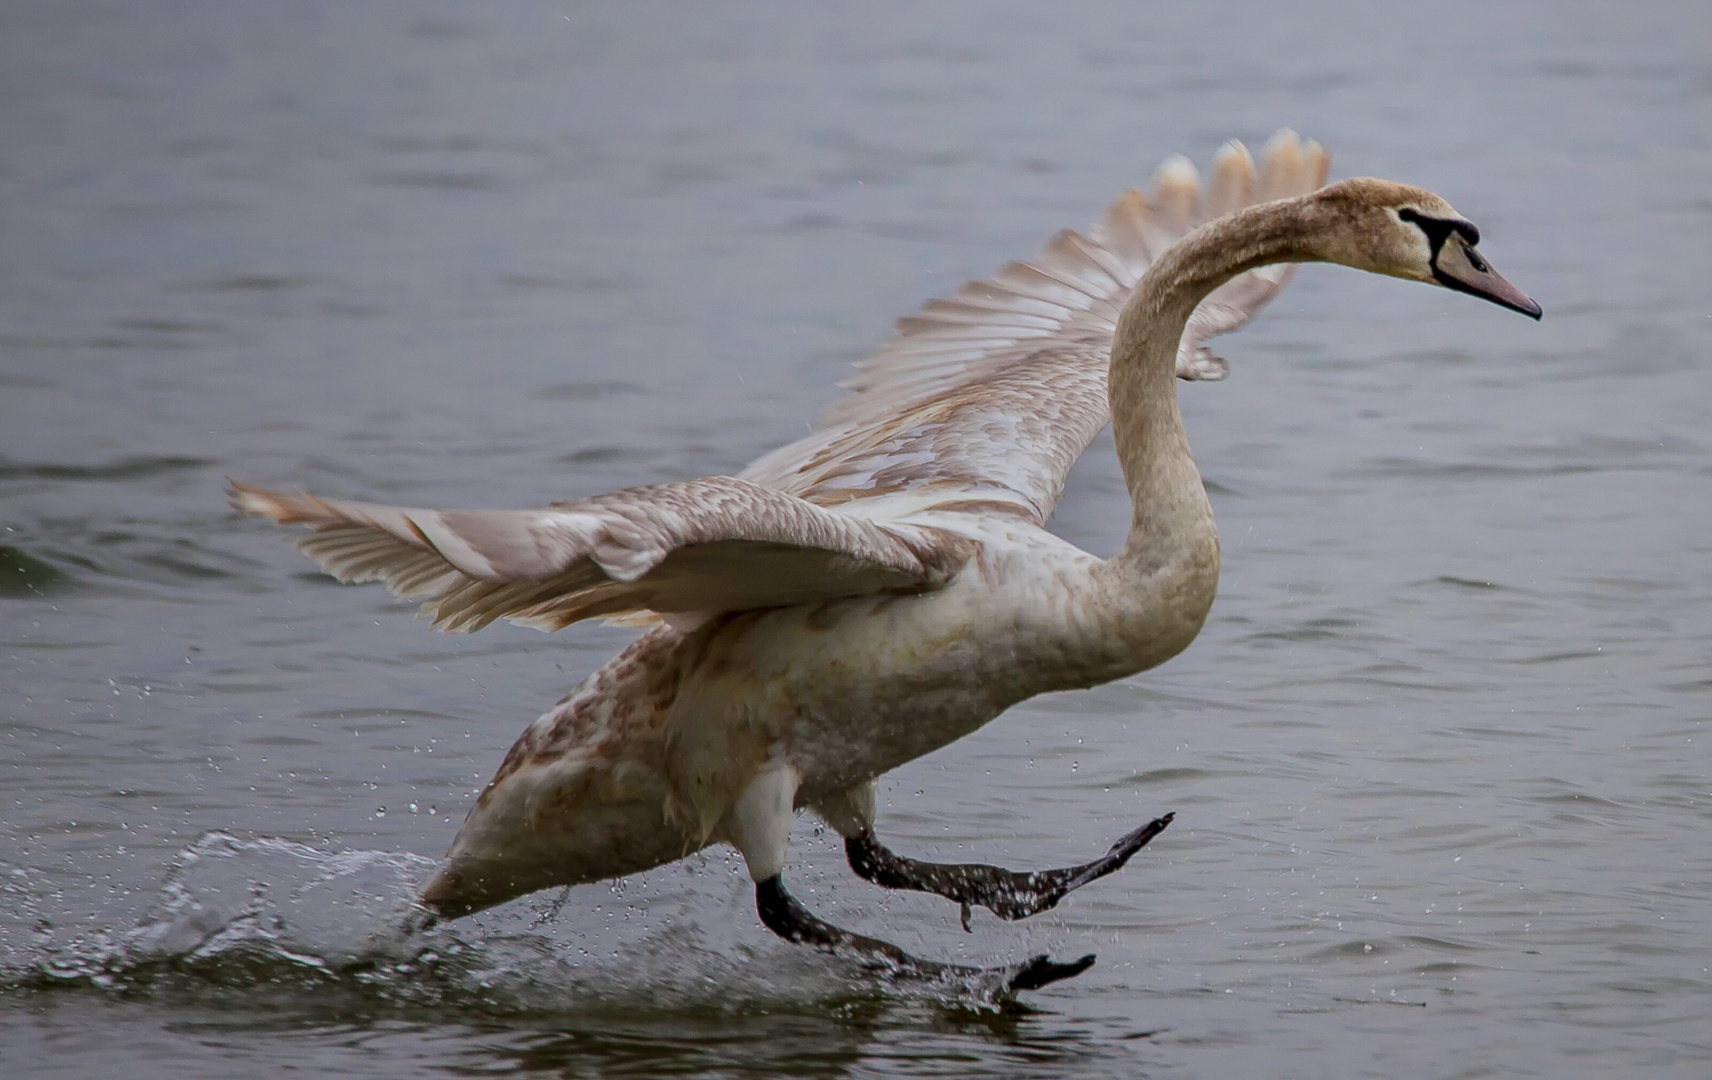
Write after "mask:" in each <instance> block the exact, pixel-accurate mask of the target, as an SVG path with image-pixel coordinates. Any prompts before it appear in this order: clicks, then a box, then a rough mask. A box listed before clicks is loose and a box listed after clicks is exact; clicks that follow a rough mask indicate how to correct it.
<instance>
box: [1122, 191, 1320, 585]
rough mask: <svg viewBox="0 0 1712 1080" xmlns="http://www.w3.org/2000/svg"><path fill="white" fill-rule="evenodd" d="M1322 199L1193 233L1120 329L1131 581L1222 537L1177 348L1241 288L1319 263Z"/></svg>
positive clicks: (1167, 257)
mask: <svg viewBox="0 0 1712 1080" xmlns="http://www.w3.org/2000/svg"><path fill="white" fill-rule="evenodd" d="M1314 217H1315V215H1314V213H1313V202H1312V196H1308V197H1306V198H1302V199H1289V200H1283V201H1279V202H1271V203H1263V204H1261V205H1259V206H1254V207H1250V208H1248V209H1246V210H1244V211H1242V212H1240V213H1237V214H1232V215H1230V216H1228V217H1224V218H1220V219H1219V220H1217V221H1214V222H1211V223H1209V224H1207V225H1204V226H1202V227H1201V228H1199V229H1197V230H1195V231H1194V232H1192V233H1190V234H1189V235H1188V236H1186V237H1184V238H1183V239H1182V240H1181V241H1180V242H1178V243H1177V244H1176V245H1174V246H1173V247H1172V248H1171V249H1170V250H1169V251H1167V252H1166V253H1165V254H1164V255H1163V256H1161V257H1160V259H1159V261H1158V262H1156V263H1154V264H1153V266H1152V267H1151V268H1149V269H1148V271H1147V273H1146V274H1145V275H1144V276H1143V277H1142V279H1141V282H1140V283H1139V284H1138V285H1137V286H1136V289H1135V292H1134V293H1133V294H1132V295H1131V296H1130V299H1129V302H1128V303H1126V304H1125V305H1124V309H1123V313H1122V315H1121V316H1120V317H1119V319H1118V326H1117V334H1116V337H1115V338H1114V340H1113V342H1112V366H1111V375H1110V383H1109V394H1110V398H1111V409H1112V436H1113V439H1114V441H1115V442H1116V444H1117V452H1118V460H1119V462H1120V463H1121V464H1122V466H1123V475H1124V481H1125V483H1126V484H1127V486H1128V487H1129V495H1130V503H1131V506H1132V516H1131V519H1130V529H1129V536H1128V538H1127V539H1126V540H1125V542H1124V546H1123V550H1122V551H1121V552H1120V553H1119V554H1118V556H1117V557H1116V558H1115V559H1113V560H1112V564H1113V568H1114V569H1118V570H1120V571H1121V572H1123V573H1125V575H1126V576H1132V575H1147V574H1150V573H1151V572H1153V571H1154V570H1157V569H1159V568H1160V567H1162V566H1164V565H1166V564H1167V563H1170V562H1173V561H1176V560H1178V559H1180V558H1181V557H1182V555H1183V554H1184V553H1185V549H1186V548H1187V547H1192V546H1194V545H1197V544H1208V543H1210V544H1211V546H1212V554H1213V559H1214V562H1213V572H1214V574H1215V576H1216V573H1217V561H1216V560H1217V543H1218V537H1217V532H1216V531H1215V530H1214V528H1213V515H1212V507H1211V505H1210V504H1209V503H1208V502H1207V494H1206V490H1205V488H1204V487H1203V486H1202V484H1201V476H1200V473H1199V471H1197V470H1196V468H1195V461H1194V458H1192V457H1191V456H1190V454H1189V442H1188V439H1187V438H1185V436H1184V433H1183V418H1182V415H1181V414H1180V413H1179V412H1178V409H1177V385H1176V384H1177V377H1176V376H1177V368H1176V361H1177V343H1178V341H1179V340H1180V339H1181V338H1182V336H1183V330H1184V327H1185V326H1186V325H1187V324H1188V321H1189V316H1190V315H1191V314H1193V312H1194V310H1195V306H1196V305H1197V304H1199V303H1200V302H1201V301H1202V300H1204V299H1205V298H1206V297H1207V294H1208V293H1211V292H1212V291H1213V290H1214V289H1216V288H1218V287H1219V286H1220V285H1223V284H1224V283H1225V282H1227V281H1229V280H1230V279H1231V278H1233V277H1235V276H1237V275H1238V274H1241V273H1243V272H1244V271H1247V270H1252V269H1254V268H1255V267H1257V266H1264V265H1267V264H1269V263H1277V262H1301V261H1306V260H1309V259H1314V258H1316V257H1317V256H1316V254H1315V253H1314V252H1313V250H1312V246H1311V241H1312V238H1313V233H1314V231H1315V230H1314V226H1315V222H1314V220H1313V218H1314Z"/></svg>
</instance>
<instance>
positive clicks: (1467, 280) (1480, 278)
mask: <svg viewBox="0 0 1712 1080" xmlns="http://www.w3.org/2000/svg"><path fill="white" fill-rule="evenodd" d="M1433 277H1434V278H1435V279H1437V281H1438V283H1439V284H1440V285H1443V286H1444V287H1445V288H1447V289H1455V290H1456V291H1457V292H1465V293H1469V294H1471V295H1474V296H1478V297H1480V298H1481V299H1484V300H1490V301H1492V302H1493V303H1494V304H1497V305H1498V306H1499V307H1507V308H1509V309H1510V310H1511V311H1520V312H1521V313H1522V314H1523V315H1526V316H1528V317H1529V318H1531V319H1538V318H1539V317H1540V315H1541V314H1542V312H1541V311H1540V305H1538V304H1536V303H1534V302H1533V300H1532V299H1530V298H1529V297H1528V294H1527V293H1525V292H1523V291H1522V290H1521V289H1518V288H1516V286H1514V285H1512V284H1510V283H1509V282H1508V281H1505V280H1504V279H1503V278H1501V277H1499V276H1498V271H1496V270H1494V269H1492V266H1491V265H1490V264H1489V263H1488V262H1487V261H1486V260H1485V258H1483V257H1482V256H1481V254H1480V253H1479V252H1478V251H1475V250H1474V245H1473V244H1470V243H1468V241H1467V240H1466V239H1464V238H1463V237H1461V236H1452V237H1450V238H1448V239H1447V240H1446V241H1445V243H1444V244H1443V245H1441V246H1440V248H1439V250H1438V251H1437V253H1436V254H1435V256H1434V258H1433Z"/></svg>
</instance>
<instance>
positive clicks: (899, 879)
mask: <svg viewBox="0 0 1712 1080" xmlns="http://www.w3.org/2000/svg"><path fill="white" fill-rule="evenodd" d="M1175 816H1176V815H1174V814H1166V815H1165V816H1164V817H1160V818H1155V819H1153V820H1152V821H1150V822H1148V823H1147V824H1146V825H1143V826H1142V827H1141V828H1139V829H1136V830H1135V831H1134V832H1132V833H1130V834H1129V835H1127V836H1125V837H1124V838H1123V839H1121V840H1119V841H1118V842H1117V843H1115V844H1113V845H1112V847H1111V850H1110V851H1107V852H1106V853H1105V854H1104V855H1102V856H1100V857H1099V858H1098V859H1095V860H1094V861H1093V862H1089V863H1083V864H1082V865H1081V866H1067V867H1065V868H1064V869H1062V870H1036V871H1033V872H1026V873H1019V872H1017V871H1015V870H1006V869H1004V868H1003V867H998V866H985V865H982V864H980V863H930V862H920V861H918V860H916V859H909V858H905V857H904V856H902V855H898V854H896V853H895V852H893V851H892V850H890V849H889V848H887V847H886V846H885V845H884V844H882V843H880V841H879V840H877V839H875V837H874V830H873V828H872V827H869V828H866V829H863V830H861V831H860V832H858V833H856V834H855V835H850V834H848V833H847V834H845V837H844V854H845V856H846V857H847V858H849V860H850V868H851V869H852V870H854V871H856V873H858V874H860V875H861V876H863V877H865V878H867V879H868V880H869V881H872V882H873V883H874V884H876V885H882V886H884V887H886V888H888V889H914V890H916V891H917V892H929V893H935V894H937V895H939V896H943V897H945V898H946V899H947V900H954V901H956V902H957V903H959V904H961V905H962V906H963V929H965V930H968V929H969V907H970V905H971V904H980V905H981V906H982V907H985V908H987V909H989V910H990V911H992V913H993V914H995V915H997V916H998V917H999V918H1001V919H1026V918H1028V917H1029V916H1030V915H1034V914H1037V913H1039V912H1042V911H1045V910H1047V909H1048V908H1051V907H1054V906H1056V905H1057V903H1058V901H1060V900H1062V899H1064V897H1065V896H1066V895H1067V894H1068V893H1070V892H1071V891H1072V890H1075V889H1079V888H1081V887H1082V886H1084V885H1086V884H1088V882H1090V881H1094V880H1097V879H1099V878H1103V877H1105V876H1106V875H1107V874H1110V873H1112V872H1113V871H1115V870H1119V869H1121V868H1122V867H1123V865H1124V864H1125V863H1127V862H1129V860H1130V856H1132V855H1134V854H1135V853H1136V852H1138V851H1140V850H1141V849H1142V848H1143V847H1145V846H1146V845H1147V842H1148V841H1149V840H1152V839H1153V838H1154V837H1155V836H1158V835H1159V834H1160V833H1161V832H1164V831H1165V827H1166V826H1167V825H1169V824H1171V819H1172V818H1173V817H1175Z"/></svg>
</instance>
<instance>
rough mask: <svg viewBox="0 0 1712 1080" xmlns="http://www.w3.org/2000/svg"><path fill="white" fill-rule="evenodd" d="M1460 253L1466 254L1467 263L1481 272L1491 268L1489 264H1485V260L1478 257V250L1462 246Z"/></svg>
mask: <svg viewBox="0 0 1712 1080" xmlns="http://www.w3.org/2000/svg"><path fill="white" fill-rule="evenodd" d="M1462 253H1463V254H1464V255H1466V256H1468V265H1470V266H1472V267H1474V268H1475V269H1476V270H1478V271H1480V272H1481V273H1482V274H1484V273H1486V272H1487V271H1488V270H1490V269H1492V268H1491V267H1490V266H1487V265H1486V260H1485V259H1482V258H1481V257H1480V252H1478V251H1475V250H1474V249H1473V248H1463V249H1462Z"/></svg>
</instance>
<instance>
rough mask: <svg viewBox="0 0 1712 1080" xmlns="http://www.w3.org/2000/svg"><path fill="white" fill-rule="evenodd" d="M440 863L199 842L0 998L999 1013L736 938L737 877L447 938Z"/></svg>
mask: <svg viewBox="0 0 1712 1080" xmlns="http://www.w3.org/2000/svg"><path fill="white" fill-rule="evenodd" d="M436 865H437V864H436V863H435V861H434V860H431V859H426V858H423V857H421V856H419V855H414V854H409V853H404V852H391V851H329V850H326V849H323V848H318V847H313V846H310V845H308V844H302V843H297V842H295V841H290V840H282V839H276V838H259V839H242V838H239V837H236V836H233V835H231V834H228V833H224V832H211V833H207V834H205V835H203V836H202V837H201V838H199V839H198V840H197V841H196V842H195V843H193V844H191V845H190V846H189V847H187V848H185V849H184V850H183V851H181V852H180V853H179V854H178V856H177V858H176V860H175V863H174V865H173V867H172V869H171V870H170V872H169V873H168V874H167V876H166V878H165V880H164V882H163V883H162V885H161V887H160V891H159V895H158V896H157V897H156V898H155V899H154V901H153V902H152V903H151V904H150V905H149V907H148V908H147V910H146V911H145V913H144V914H143V915H142V917H141V918H140V919H138V921H137V922H136V924H135V925H134V926H132V927H130V928H128V929H123V930H101V929H97V930H91V931H87V932H85V933H82V934H80V935H78V936H76V937H73V938H70V939H68V940H62V941H55V940H52V939H51V937H49V936H48V935H45V934H44V935H43V936H42V939H41V943H40V945H39V947H38V948H37V949H35V950H33V951H31V952H30V953H28V954H27V955H26V956H25V957H24V958H23V963H21V964H11V963H6V962H4V961H0V991H3V990H10V991H12V992H20V991H22V992H43V991H53V990H85V991H88V990H94V991H101V992H107V993H113V994H117V995H121V996H125V997H137V996H155V997H168V998H175V999H183V998H189V999H194V1000H199V1001H202V1002H204V1003H217V1004H220V1005H223V1006H229V1007H244V1006H245V1005H246V1003H247V1005H249V1006H252V1007H258V1008H261V1007H265V1008H268V1009H274V1010H278V1009H284V1010H287V1011H288V1012H295V1013H297V1014H300V1015H306V1016H320V1017H325V1016H328V1015H339V1016H351V1015H358V1014H360V1015H367V1016H375V1015H379V1014H387V1013H390V1014H398V1013H412V1012H420V1011H424V1010H427V1011H430V1012H437V1011H440V1010H443V1009H446V1008H455V1009H457V1010H458V1011H459V1012H460V1013H480V1014H487V1015H496V1014H497V1015H515V1014H526V1013H540V1012H554V1013H561V1014H562V1013H568V1012H573V1011H574V1012H582V1013H588V1012H610V1011H613V1010H619V1011H622V1010H627V1009H634V1008H636V1007H639V1006H641V1007H646V1008H648V1009H651V1010H660V1009H666V1010H674V1011H691V1012H697V1013H707V1012H714V1013H728V1012H733V1011H744V1010H753V1009H755V1008H764V1009H770V1010H785V1011H800V1010H803V1009H811V1010H823V1009H825V1008H827V1007H832V1008H834V1009H837V1008H843V1007H850V1006H852V1005H854V1004H855V1003H861V1002H867V1003H869V1004H879V1003H880V1002H883V1001H888V1000H889V1001H894V1002H896V1001H909V1002H913V1003H915V1004H931V1005H940V1006H949V1007H953V1008H956V1009H961V1010H966V1009H975V1010H977V1011H979V1010H985V1009H991V1008H994V1007H997V1005H998V1003H999V995H998V994H997V992H996V990H997V987H996V981H995V980H994V979H980V978H972V979H969V980H967V984H966V985H965V984H961V983H947V982H933V981H923V980H920V979H911V978H909V977H907V976H906V975H904V974H903V973H900V972H896V971H881V970H874V969H872V968H867V967H863V966H860V965H858V964H855V963H845V962H842V961H838V960H834V959H830V958H828V957H826V956H824V955H822V954H819V953H815V952H812V951H809V950H806V949H799V948H794V947H791V946H785V945H781V944H778V943H775V942H772V941H771V940H770V939H763V940H762V942H761V943H760V944H758V945H757V944H756V943H754V942H751V941H745V940H743V938H744V937H745V935H744V933H742V932H740V927H743V926H746V924H744V923H743V922H742V921H741V920H742V918H743V916H745V915H747V910H746V909H747V902H746V901H747V893H748V890H747V888H746V887H744V888H740V889H738V890H737V893H740V894H742V895H741V896H738V895H737V894H736V893H733V894H732V895H731V900H732V901H733V903H730V904H725V905H721V904H719V903H718V902H717V900H715V901H714V902H713V903H711V904H710V903H709V901H710V897H709V893H710V892H716V893H717V892H722V891H728V890H727V889H726V884H727V882H726V879H728V878H730V877H731V874H730V872H729V871H730V868H729V867H726V866H724V865H722V864H721V863H720V861H719V860H717V859H714V860H710V861H708V862H706V863H702V864H697V863H694V862H690V863H685V864H680V866H678V867H676V868H673V869H671V870H668V871H667V872H665V873H663V874H657V875H655V876H651V877H649V878H647V879H645V880H642V881H636V880H625V881H619V882H615V883H613V884H611V885H610V886H608V887H607V888H606V889H604V890H602V889H601V887H599V886H583V887H582V888H580V889H576V890H568V891H563V892H556V893H545V894H540V895H538V896H537V897H535V898H533V899H532V900H531V901H530V902H526V903H514V904H511V905H507V906H506V907H504V908H500V909H497V910H496V911H494V912H489V913H484V914H483V915H480V916H477V917H474V918H470V919H463V920H458V921H457V922H454V923H436V922H435V921H434V920H433V919H432V918H430V917H429V916H428V913H427V912H425V911H424V910H423V909H422V908H420V907H419V906H417V905H416V904H415V903H414V897H415V895H416V892H417V889H418V887H419V886H420V884H421V882H422V881H424V880H426V878H427V877H428V875H429V874H430V873H431V872H432V871H433V869H434V867H435V866H436ZM742 884H743V885H744V886H746V884H747V880H746V879H744V881H743V882H742ZM739 900H741V901H743V903H742V910H734V909H736V908H737V903H736V902H737V901H739ZM697 912H703V913H706V914H708V915H709V916H711V917H709V918H706V919H703V918H699V917H697Z"/></svg>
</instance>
